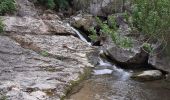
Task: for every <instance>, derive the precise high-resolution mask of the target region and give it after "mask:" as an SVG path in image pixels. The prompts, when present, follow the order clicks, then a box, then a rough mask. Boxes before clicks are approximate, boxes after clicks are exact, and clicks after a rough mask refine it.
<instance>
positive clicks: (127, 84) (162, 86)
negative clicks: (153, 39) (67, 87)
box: [65, 57, 170, 100]
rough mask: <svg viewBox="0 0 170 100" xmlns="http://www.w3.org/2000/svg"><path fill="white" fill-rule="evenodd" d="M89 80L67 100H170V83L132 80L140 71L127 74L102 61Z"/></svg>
mask: <svg viewBox="0 0 170 100" xmlns="http://www.w3.org/2000/svg"><path fill="white" fill-rule="evenodd" d="M98 62H99V64H98V65H96V66H95V68H94V69H93V72H92V74H91V76H90V77H89V78H87V79H86V80H84V81H82V82H81V83H80V84H79V85H77V86H75V87H74V88H73V89H72V90H71V91H70V93H69V94H68V95H67V97H66V99H65V100H170V97H169V96H170V82H169V81H168V80H166V79H162V80H155V81H145V82H144V81H143V82H142V81H137V80H133V79H132V78H130V77H131V75H132V74H133V73H134V72H136V71H137V72H138V71H141V70H139V69H138V70H125V69H121V68H119V67H118V66H115V65H114V64H111V63H110V62H108V61H105V60H104V59H102V58H100V57H99V61H98Z"/></svg>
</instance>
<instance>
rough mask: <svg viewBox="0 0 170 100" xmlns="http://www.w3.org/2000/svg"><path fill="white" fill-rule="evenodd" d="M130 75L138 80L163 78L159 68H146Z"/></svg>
mask: <svg viewBox="0 0 170 100" xmlns="http://www.w3.org/2000/svg"><path fill="white" fill-rule="evenodd" d="M131 77H132V78H134V79H136V80H139V81H152V80H158V79H161V78H163V74H162V72H161V71H159V70H147V71H142V72H138V73H135V74H133V75H132V76H131Z"/></svg>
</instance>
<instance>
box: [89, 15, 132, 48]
mask: <svg viewBox="0 0 170 100" xmlns="http://www.w3.org/2000/svg"><path fill="white" fill-rule="evenodd" d="M108 20H109V24H110V25H108V23H107V22H102V21H101V20H100V19H99V18H98V17H96V22H97V24H98V25H99V27H100V28H101V30H100V35H103V36H106V35H109V36H110V37H111V38H112V40H113V42H114V43H115V44H116V45H118V46H119V47H123V48H130V47H132V41H131V39H130V38H128V37H126V36H122V35H120V34H118V33H117V30H118V28H117V26H116V20H115V17H114V16H110V17H109V18H108ZM89 31H90V32H91V33H92V34H91V35H90V36H89V38H90V39H91V40H93V41H96V40H97V38H98V36H97V33H96V31H95V29H94V27H92V28H91V29H90V30H89Z"/></svg>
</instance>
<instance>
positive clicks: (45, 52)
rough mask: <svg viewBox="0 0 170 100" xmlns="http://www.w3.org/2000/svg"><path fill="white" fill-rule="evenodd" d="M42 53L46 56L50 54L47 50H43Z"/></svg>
mask: <svg viewBox="0 0 170 100" xmlns="http://www.w3.org/2000/svg"><path fill="white" fill-rule="evenodd" d="M40 54H41V55H42V56H44V57H47V56H49V53H48V52H47V51H41V52H40Z"/></svg>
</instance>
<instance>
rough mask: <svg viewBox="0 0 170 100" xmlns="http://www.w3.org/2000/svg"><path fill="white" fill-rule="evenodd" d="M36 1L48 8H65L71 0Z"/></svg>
mask: <svg viewBox="0 0 170 100" xmlns="http://www.w3.org/2000/svg"><path fill="white" fill-rule="evenodd" d="M38 2H39V3H41V4H43V5H45V6H46V7H47V8H49V9H54V8H57V9H58V8H60V9H66V8H67V7H68V6H69V3H70V2H71V0H38Z"/></svg>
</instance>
